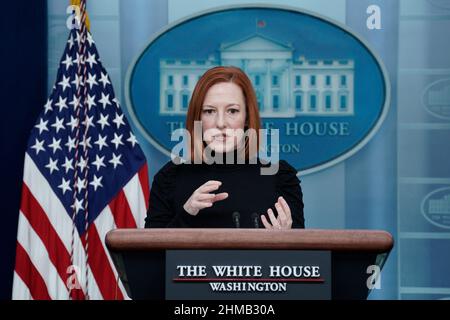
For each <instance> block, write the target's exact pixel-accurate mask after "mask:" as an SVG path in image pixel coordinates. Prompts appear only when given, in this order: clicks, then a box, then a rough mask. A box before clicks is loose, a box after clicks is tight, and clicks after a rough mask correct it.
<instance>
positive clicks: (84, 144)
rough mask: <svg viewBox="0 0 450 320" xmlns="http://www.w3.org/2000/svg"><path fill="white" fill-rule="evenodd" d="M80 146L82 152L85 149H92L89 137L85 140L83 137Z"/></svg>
mask: <svg viewBox="0 0 450 320" xmlns="http://www.w3.org/2000/svg"><path fill="white" fill-rule="evenodd" d="M80 145H81V146H82V147H83V150H86V147H87V148H89V149H90V148H92V145H91V137H88V138H87V139H86V137H85V138H84V139H83V141H81V142H80Z"/></svg>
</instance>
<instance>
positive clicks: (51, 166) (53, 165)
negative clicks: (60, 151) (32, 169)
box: [45, 158, 59, 174]
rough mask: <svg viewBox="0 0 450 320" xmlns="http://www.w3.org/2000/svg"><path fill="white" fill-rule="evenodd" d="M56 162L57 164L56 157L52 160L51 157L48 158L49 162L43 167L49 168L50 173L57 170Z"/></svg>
mask: <svg viewBox="0 0 450 320" xmlns="http://www.w3.org/2000/svg"><path fill="white" fill-rule="evenodd" d="M57 164H58V159H56V160H55V161H53V160H52V158H50V161H49V163H48V164H47V165H46V166H45V167H46V168H47V169H49V170H50V174H52V173H53V171H59V169H58V166H57Z"/></svg>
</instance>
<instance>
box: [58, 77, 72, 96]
mask: <svg viewBox="0 0 450 320" xmlns="http://www.w3.org/2000/svg"><path fill="white" fill-rule="evenodd" d="M69 80H70V77H66V76H65V75H63V79H62V80H61V81H60V82H58V84H59V85H60V86H61V87H62V91H63V92H64V91H65V90H66V88H70V83H69Z"/></svg>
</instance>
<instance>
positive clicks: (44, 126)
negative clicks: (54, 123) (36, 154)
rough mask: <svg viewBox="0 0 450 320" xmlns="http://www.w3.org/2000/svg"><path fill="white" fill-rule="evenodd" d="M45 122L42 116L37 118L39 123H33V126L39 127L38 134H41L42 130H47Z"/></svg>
mask: <svg viewBox="0 0 450 320" xmlns="http://www.w3.org/2000/svg"><path fill="white" fill-rule="evenodd" d="M47 123H48V120H46V121H44V119H42V118H40V119H39V123H38V124H37V125H35V127H36V128H38V129H39V134H41V133H42V131H48V128H47Z"/></svg>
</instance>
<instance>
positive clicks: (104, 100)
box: [98, 92, 111, 109]
mask: <svg viewBox="0 0 450 320" xmlns="http://www.w3.org/2000/svg"><path fill="white" fill-rule="evenodd" d="M98 102H100V103H101V104H102V106H103V109H106V106H107V105H111V102H110V101H109V94H107V95H105V94H104V93H103V92H102V98H101V99H100V100H98Z"/></svg>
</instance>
